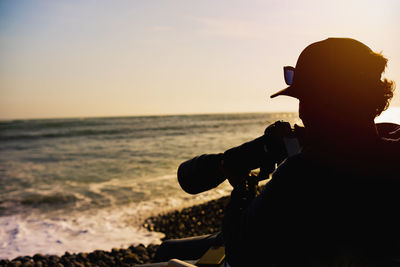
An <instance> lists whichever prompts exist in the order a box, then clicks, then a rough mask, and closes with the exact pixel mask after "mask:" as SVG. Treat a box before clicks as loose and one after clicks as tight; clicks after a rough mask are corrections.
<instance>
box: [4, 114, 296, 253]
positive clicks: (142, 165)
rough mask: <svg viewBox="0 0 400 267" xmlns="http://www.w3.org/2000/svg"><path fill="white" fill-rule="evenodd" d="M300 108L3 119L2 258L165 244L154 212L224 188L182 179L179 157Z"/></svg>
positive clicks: (252, 132)
mask: <svg viewBox="0 0 400 267" xmlns="http://www.w3.org/2000/svg"><path fill="white" fill-rule="evenodd" d="M277 120H285V121H289V122H291V123H295V122H299V119H298V118H297V114H296V113H249V114H209V115H182V116H145V117H114V118H82V119H45V120H15V121H3V122H0V259H7V258H8V259H13V258H15V257H17V256H21V255H30V256H32V255H34V254H36V253H42V254H56V255H62V254H64V253H65V251H69V252H71V253H73V252H89V251H93V250H95V249H103V250H110V249H111V248H114V247H128V246H129V245H131V244H139V243H142V244H145V245H146V244H149V243H160V242H161V241H160V239H161V238H162V237H163V234H161V233H155V232H148V231H147V230H146V229H144V228H143V227H142V226H141V225H142V223H143V221H144V220H145V219H146V218H148V217H149V216H152V215H156V214H159V213H163V212H167V211H169V210H173V209H177V208H182V207H186V206H189V205H193V204H198V203H202V202H205V201H207V200H210V199H213V198H217V197H220V196H223V195H226V194H228V193H229V192H230V190H231V188H230V186H229V184H228V183H227V182H224V183H223V184H221V185H220V186H219V187H218V188H216V189H213V190H209V191H207V192H204V193H201V194H198V195H189V194H187V193H185V192H184V191H183V190H182V189H181V188H180V186H179V184H178V182H177V177H176V171H177V168H178V166H179V164H180V163H182V162H183V161H185V160H188V159H190V158H193V157H194V156H196V155H200V154H205V153H207V154H210V153H219V152H223V151H225V150H227V149H228V148H231V147H234V146H237V145H240V144H242V143H244V142H247V141H250V140H253V139H254V138H256V137H258V136H260V135H262V134H263V132H264V129H265V127H266V126H268V125H269V124H271V123H273V122H275V121H277Z"/></svg>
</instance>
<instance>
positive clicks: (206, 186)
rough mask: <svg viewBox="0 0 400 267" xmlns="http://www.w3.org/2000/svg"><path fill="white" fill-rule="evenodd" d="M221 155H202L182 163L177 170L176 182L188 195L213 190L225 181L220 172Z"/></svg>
mask: <svg viewBox="0 0 400 267" xmlns="http://www.w3.org/2000/svg"><path fill="white" fill-rule="evenodd" d="M222 159H223V154H222V153H219V154H204V155H201V156H197V157H194V158H192V159H190V160H188V161H185V162H183V163H182V164H181V165H180V166H179V168H178V182H179V185H180V186H181V187H182V189H183V190H184V191H185V192H186V193H189V194H193V195H195V194H198V193H201V192H205V191H207V190H210V189H213V188H215V187H217V186H218V185H219V184H221V183H222V182H223V181H225V179H226V178H225V177H224V175H223V174H222V172H221V170H220V165H221V162H222Z"/></svg>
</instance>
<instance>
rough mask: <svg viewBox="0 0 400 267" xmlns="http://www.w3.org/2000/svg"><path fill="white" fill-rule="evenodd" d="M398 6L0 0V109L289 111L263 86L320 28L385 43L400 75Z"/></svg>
mask: <svg viewBox="0 0 400 267" xmlns="http://www.w3.org/2000/svg"><path fill="white" fill-rule="evenodd" d="M399 13H400V1H397V0H374V1H373V0H358V1H353V0H336V1H317V0H315V1H311V0H309V1H285V0H276V1H275V0H270V1H268V0H265V1H258V0H246V1H244V0H243V1H234V0H221V1H215V0H201V1H191V0H180V1H178V0H163V1H158V0H146V1H144V0H143V1H139V0H137V1H136V0H129V1H103V0H96V1H94V0H93V1H90V0H86V1H83V0H79V1H78V0H65V1H63V0H58V1H54V0H51V1H41V0H37V1H33V0H32V1H31V0H26V1H20V0H0V119H26V118H64V117H92V116H131V115H159V114H160V115H161V114H192V113H220V112H275V111H278V112H279V111H296V110H297V105H298V101H297V100H296V99H291V98H289V97H278V98H274V99H270V98H269V95H271V94H272V93H273V92H275V91H278V90H280V89H282V88H284V87H285V83H284V79H283V74H282V73H283V71H282V67H283V66H285V65H292V66H294V65H295V64H296V61H297V58H298V55H299V54H300V52H301V51H302V50H303V49H304V48H305V47H306V46H307V45H309V44H310V43H313V42H315V41H319V40H323V39H326V38H328V37H351V38H355V39H357V40H359V41H362V42H363V43H365V44H367V45H368V46H369V47H370V48H371V49H373V50H374V51H377V52H382V54H383V55H384V56H386V57H387V58H389V63H388V68H387V71H386V73H385V75H384V76H385V77H388V78H389V79H392V80H395V81H397V83H398V84H399V83H400V49H399V44H400V27H399V25H400V16H399ZM398 90H400V89H398ZM392 106H400V97H399V95H398V94H396V95H395V97H394V99H393V101H392Z"/></svg>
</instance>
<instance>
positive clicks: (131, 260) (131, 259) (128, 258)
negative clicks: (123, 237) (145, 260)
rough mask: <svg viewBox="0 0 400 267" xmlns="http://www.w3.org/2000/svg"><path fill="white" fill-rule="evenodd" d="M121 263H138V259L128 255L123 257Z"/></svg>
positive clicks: (135, 256) (131, 254) (132, 254)
mask: <svg viewBox="0 0 400 267" xmlns="http://www.w3.org/2000/svg"><path fill="white" fill-rule="evenodd" d="M123 262H125V263H139V262H140V258H139V256H138V255H136V254H135V253H129V254H128V255H126V256H125V258H124V260H123Z"/></svg>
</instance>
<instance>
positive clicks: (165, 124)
mask: <svg viewBox="0 0 400 267" xmlns="http://www.w3.org/2000/svg"><path fill="white" fill-rule="evenodd" d="M195 118H196V120H193V117H192V116H190V117H187V118H185V117H184V116H181V118H174V117H168V119H165V120H161V119H160V118H158V120H153V121H151V120H144V121H143V119H142V120H138V119H137V118H136V117H132V119H129V118H127V119H123V120H122V122H121V119H119V120H118V121H117V119H104V120H99V119H96V120H95V121H86V120H84V121H82V120H72V121H69V120H68V121H63V120H60V121H50V122H47V121H46V122H43V121H21V122H10V123H6V122H2V123H0V142H6V141H13V140H14V141H15V140H37V139H46V138H49V139H50V138H51V139H53V138H71V137H83V136H90V137H93V136H105V137H108V138H109V137H113V136H115V137H121V136H128V137H134V138H143V137H149V136H153V135H155V134H165V135H185V134H191V133H193V132H195V131H199V130H207V131H215V130H218V129H221V130H224V129H227V127H247V126H250V125H254V124H265V125H266V126H267V125H268V123H270V122H272V120H271V119H270V121H266V120H265V119H264V118H263V117H261V116H255V117H253V119H249V118H247V117H243V118H242V117H239V119H238V118H237V117H232V116H227V115H226V116H222V115H220V116H211V115H198V116H197V117H195ZM146 119H148V118H147V117H146ZM121 126H122V127H121Z"/></svg>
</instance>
